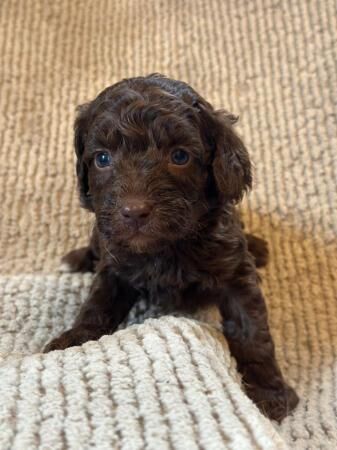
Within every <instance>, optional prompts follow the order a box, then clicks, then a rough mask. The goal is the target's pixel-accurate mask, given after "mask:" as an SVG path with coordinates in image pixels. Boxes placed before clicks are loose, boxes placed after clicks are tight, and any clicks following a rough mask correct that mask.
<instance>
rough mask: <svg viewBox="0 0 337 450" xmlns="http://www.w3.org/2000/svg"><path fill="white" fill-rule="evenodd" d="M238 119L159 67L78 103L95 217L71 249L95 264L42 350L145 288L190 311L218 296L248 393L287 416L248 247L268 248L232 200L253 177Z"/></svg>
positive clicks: (98, 325) (80, 156) (110, 326)
mask: <svg viewBox="0 0 337 450" xmlns="http://www.w3.org/2000/svg"><path fill="white" fill-rule="evenodd" d="M235 122H236V118H235V117H234V116H233V115H231V114H229V113H227V112H226V111H217V110H215V109H214V108H213V107H212V106H211V105H210V104H209V103H208V102H206V101H205V100H204V99H203V98H202V97H200V96H199V95H198V94H197V93H196V92H195V91H194V90H193V89H192V88H190V87H189V86H188V85H187V84H185V83H183V82H180V81H175V80H171V79H168V78H166V77H164V76H161V75H158V74H154V75H150V76H148V77H138V78H131V79H128V80H123V81H121V82H119V83H117V84H115V85H113V86H111V87H109V88H107V89H106V90H104V91H103V92H102V93H101V94H100V95H99V96H98V97H97V98H96V99H95V100H94V101H92V102H91V103H89V104H87V105H84V106H82V107H81V108H80V112H79V116H78V118H77V120H76V123H75V149H76V155H77V175H78V180H79V191H80V198H81V202H82V205H83V206H84V207H85V208H87V209H89V210H90V211H93V212H94V213H95V216H96V227H95V230H94V233H93V237H92V241H91V244H90V246H89V247H87V248H84V249H80V250H79V251H75V252H72V253H71V254H69V255H68V256H67V257H66V259H65V260H66V261H67V262H68V263H70V264H71V265H72V266H73V268H74V269H75V270H93V269H94V267H95V266H96V270H97V275H96V277H95V280H94V283H93V286H92V289H91V292H90V295H89V299H88V300H87V302H86V304H85V305H84V306H83V308H82V310H81V312H80V315H79V317H78V318H77V320H76V321H75V324H74V326H73V328H72V329H71V330H69V331H67V332H65V333H64V334H63V335H61V336H60V337H59V338H57V339H54V340H53V341H52V342H51V343H50V344H49V345H48V346H47V348H46V351H50V350H54V349H64V348H67V347H69V346H72V345H79V344H82V343H84V342H86V341H87V340H89V339H98V338H99V337H100V336H102V335H103V334H106V333H111V332H113V331H115V330H116V329H117V327H118V325H119V324H120V322H121V321H122V320H123V319H124V317H125V316H126V315H127V314H128V311H129V310H130V308H131V307H132V305H133V304H134V303H135V302H136V301H137V299H139V297H140V296H147V297H148V298H149V299H150V300H153V301H156V300H158V299H160V300H161V302H164V303H165V302H167V303H170V304H171V305H174V307H175V308H176V309H177V310H180V311H181V312H185V311H186V312H189V313H190V312H192V311H194V310H196V309H198V308H199V307H200V306H204V305H206V304H210V305H211V304H216V305H218V307H219V309H220V311H221V314H222V317H223V332H224V334H225V336H226V337H227V340H228V342H229V346H230V349H231V352H232V354H233V355H234V357H235V358H236V360H237V363H238V369H239V370H240V372H241V373H242V375H243V381H244V385H245V386H246V391H247V393H248V395H249V396H250V397H251V398H252V399H253V400H254V401H255V402H256V403H257V405H258V406H259V407H260V408H261V410H263V412H265V414H267V415H268V416H269V417H271V418H272V419H276V420H281V419H282V418H283V417H284V416H285V415H286V414H287V413H289V412H290V411H291V410H292V409H293V408H294V407H295V406H296V404H297V402H298V397H297V395H296V393H295V392H294V390H293V389H291V388H290V387H289V386H288V385H287V384H286V383H285V381H284V379H283V377H282V374H281V372H280V369H279V367H278V365H277V362H276V360H275V352H274V344H273V341H272V338H271V335H270V332H269V327H268V320H267V311H266V306H265V301H264V298H263V295H262V293H261V290H260V287H259V277H258V275H257V272H256V264H255V260H254V257H253V256H252V254H251V253H250V251H249V246H250V247H251V249H252V251H253V253H255V255H257V260H256V262H257V263H258V264H260V265H261V264H264V263H266V255H267V248H266V246H265V245H264V243H263V241H261V240H258V239H256V238H254V237H248V242H247V238H246V236H245V234H244V232H243V229H242V227H241V224H240V221H239V218H238V216H237V213H236V210H235V204H236V203H237V202H238V201H240V199H241V198H242V196H243V194H244V192H245V191H246V190H247V189H249V188H250V187H251V183H252V177H251V163H250V160H249V156H248V152H247V150H246V148H245V146H244V145H243V143H242V141H241V139H240V138H239V137H238V136H237V134H236V133H235V131H234V129H233V124H234V123H235ZM102 152H103V153H102ZM186 155H187V156H186ZM186 159H187V160H186ZM181 161H183V163H181ZM106 162H108V164H106ZM102 164H103V167H102Z"/></svg>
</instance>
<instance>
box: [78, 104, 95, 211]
mask: <svg viewBox="0 0 337 450" xmlns="http://www.w3.org/2000/svg"><path fill="white" fill-rule="evenodd" d="M88 106H89V105H88V104H85V105H80V106H78V107H77V111H79V114H78V116H77V118H76V120H75V125H74V131H75V138H74V146H75V152H76V156H77V161H76V174H77V180H78V190H79V194H80V202H81V206H83V208H86V209H89V210H90V211H93V206H92V199H91V196H90V193H89V180H88V167H87V165H86V164H85V162H84V161H83V153H84V145H85V138H86V133H87V122H88V117H87V109H88Z"/></svg>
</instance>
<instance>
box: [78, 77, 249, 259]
mask: <svg viewBox="0 0 337 450" xmlns="http://www.w3.org/2000/svg"><path fill="white" fill-rule="evenodd" d="M145 80H147V79H145ZM165 80H166V79H165ZM169 81H172V80H169ZM192 92H194V91H192ZM191 100H193V99H191ZM194 100H195V99H194ZM201 100H202V99H201ZM191 103H193V102H192V101H191V102H189V101H186V99H185V100H183V99H182V98H180V97H179V95H178V96H177V95H172V93H170V92H167V90H165V89H162V87H160V86H156V85H153V84H151V83H150V84H148V83H146V82H144V83H143V84H142V83H139V82H138V83H136V85H135V86H133V88H130V86H129V85H127V86H125V85H123V83H121V84H119V85H117V87H116V88H115V87H112V88H110V91H109V90H107V91H105V93H104V92H103V94H101V95H100V96H99V97H98V98H97V99H96V100H94V102H92V103H91V104H89V105H86V106H85V107H84V109H83V110H82V112H81V114H80V116H79V118H78V120H77V122H76V137H75V145H76V150H77V155H78V165H77V170H78V176H79V180H80V191H81V194H82V201H83V203H84V206H86V207H88V208H89V209H92V210H93V211H94V212H95V214H96V218H97V226H98V230H99V232H100V233H101V236H102V237H103V238H104V240H105V245H106V246H107V248H109V246H111V247H112V246H115V245H119V246H124V247H128V248H129V249H130V250H131V251H134V252H137V253H139V252H152V251H155V250H157V249H160V248H161V247H162V246H164V245H166V244H167V243H170V242H175V241H177V240H181V239H186V238H188V237H191V236H195V235H197V233H198V231H200V229H201V228H202V227H203V225H204V223H205V217H206V216H207V213H208V211H209V210H210V208H211V205H212V204H213V205H214V197H215V196H221V197H222V198H223V199H224V198H225V197H226V193H222V194H221V192H220V191H221V189H226V187H225V186H222V187H220V184H221V182H223V183H224V185H226V183H227V184H228V181H229V180H228V179H227V180H221V178H223V177H224V176H225V172H226V171H225V170H223V167H218V166H223V164H225V161H224V160H223V159H224V157H223V156H224V155H223V150H222V149H221V154H220V155H218V150H217V146H218V143H217V140H218V139H222V140H223V139H225V137H224V132H225V131H224V124H223V123H221V124H219V123H214V120H215V117H213V118H212V117H211V116H212V114H213V115H214V114H215V112H213V113H211V112H210V111H208V112H207V107H208V105H207V104H206V103H205V105H207V107H206V109H205V108H204V107H203V106H202V105H201V106H200V105H198V107H196V106H195V105H196V104H195V101H194V106H193V104H191ZM209 108H211V107H210V106H209ZM212 120H213V122H212ZM217 120H218V119H217ZM210 127H211V128H212V127H213V128H214V129H213V131H212V130H211V129H209V128H210ZM216 128H217V129H216ZM228 129H230V127H229V128H228ZM219 134H220V135H221V137H220V136H219ZM233 137H235V138H236V136H235V135H234V134H233V132H231V133H230V134H229V136H227V140H229V141H231V139H233ZM228 145H232V144H231V143H230V142H229V144H228ZM228 156H230V155H228ZM237 162H238V160H237V161H236V163H237ZM248 162H249V160H248ZM233 163H234V164H233ZM236 163H235V161H229V164H232V165H233V167H232V170H233V174H234V177H232V178H233V180H234V181H231V182H230V184H231V186H228V192H227V194H229V191H230V189H232V190H233V189H234V190H237V191H240V192H237V196H240V195H241V191H242V190H243V189H244V187H245V186H244V185H242V186H239V184H240V183H243V181H240V180H239V178H240V176H241V178H242V174H240V173H239V172H240V170H241V172H242V169H240V166H241V163H240V166H237V167H235V164H236ZM238 169H240V170H238ZM217 171H218V172H219V173H217ZM222 172H223V173H222ZM235 172H237V173H235ZM233 174H232V175H233ZM217 178H218V180H217ZM229 178H230V177H229ZM233 183H234V184H233ZM235 184H237V186H235ZM220 194H221V195H220ZM227 197H228V199H227V200H228V201H233V200H235V198H234V197H235V196H234V197H233V196H232V198H231V196H230V195H228V196H227Z"/></svg>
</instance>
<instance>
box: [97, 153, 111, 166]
mask: <svg viewBox="0 0 337 450" xmlns="http://www.w3.org/2000/svg"><path fill="white" fill-rule="evenodd" d="M111 163H112V158H111V155H110V153H109V152H99V153H96V155H95V164H96V166H97V167H98V168H99V169H102V168H103V167H107V166H110V165H111Z"/></svg>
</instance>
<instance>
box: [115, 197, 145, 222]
mask: <svg viewBox="0 0 337 450" xmlns="http://www.w3.org/2000/svg"><path fill="white" fill-rule="evenodd" d="M151 210H152V206H151V205H150V204H149V203H148V202H146V201H145V200H140V199H129V200H127V201H126V202H125V203H124V205H123V206H122V208H121V214H122V216H123V219H124V221H125V222H126V223H127V224H128V225H131V226H132V227H134V228H139V227H141V226H143V225H144V224H145V223H146V222H147V221H148V218H149V216H150V213H151Z"/></svg>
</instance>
